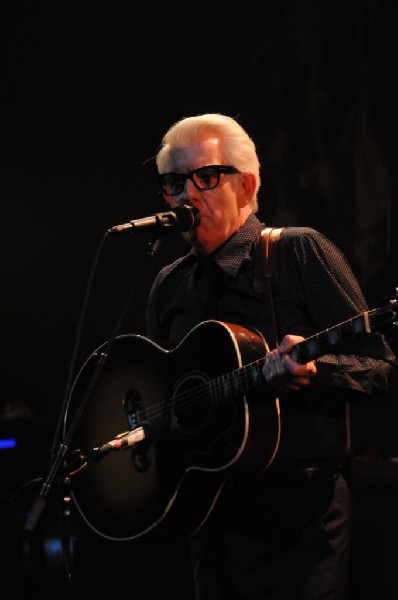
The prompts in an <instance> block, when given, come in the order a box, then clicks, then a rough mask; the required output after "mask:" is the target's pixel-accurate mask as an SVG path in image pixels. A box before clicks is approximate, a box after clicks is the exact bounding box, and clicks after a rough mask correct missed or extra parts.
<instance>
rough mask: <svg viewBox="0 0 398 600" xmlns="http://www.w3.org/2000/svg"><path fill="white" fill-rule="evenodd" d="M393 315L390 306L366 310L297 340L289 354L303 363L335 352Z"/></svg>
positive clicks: (393, 317)
mask: <svg viewBox="0 0 398 600" xmlns="http://www.w3.org/2000/svg"><path fill="white" fill-rule="evenodd" d="M395 317H396V312H395V311H394V310H393V309H392V307H390V306H382V307H380V308H375V309H373V310H368V311H366V312H363V313H362V314H360V315H357V316H356V317H353V318H352V319H347V321H343V322H342V323H339V324H338V325H335V326H334V327H331V328H329V329H325V330H324V331H321V332H320V333H317V334H315V335H312V336H311V337H309V338H307V339H306V340H304V341H303V342H299V343H298V344H296V345H295V346H294V347H293V349H292V351H291V352H290V356H291V358H292V359H293V360H295V361H296V362H298V363H300V364H304V363H307V362H309V361H311V360H315V359H316V358H319V357H320V356H323V355H324V354H330V353H332V354H336V353H337V352H338V351H339V350H341V348H343V347H344V346H345V345H346V344H347V343H348V342H351V341H353V340H355V339H356V338H357V337H358V336H359V335H361V334H362V333H370V332H371V331H373V330H374V329H376V328H377V327H380V326H381V325H383V324H385V323H388V322H390V321H392V320H393V319H395Z"/></svg>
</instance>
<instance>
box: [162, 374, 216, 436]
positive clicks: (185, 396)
mask: <svg viewBox="0 0 398 600" xmlns="http://www.w3.org/2000/svg"><path fill="white" fill-rule="evenodd" d="M210 408H211V406H210V394H209V377H207V375H205V374H204V373H202V372H200V371H193V372H190V373H187V374H185V375H183V376H182V377H180V379H178V381H177V383H176V385H175V386H174V394H173V398H172V410H171V416H172V421H173V426H174V427H175V428H176V429H178V430H179V431H181V432H183V433H197V432H198V431H200V429H202V427H204V425H205V424H206V423H207V421H208V420H209V416H210Z"/></svg>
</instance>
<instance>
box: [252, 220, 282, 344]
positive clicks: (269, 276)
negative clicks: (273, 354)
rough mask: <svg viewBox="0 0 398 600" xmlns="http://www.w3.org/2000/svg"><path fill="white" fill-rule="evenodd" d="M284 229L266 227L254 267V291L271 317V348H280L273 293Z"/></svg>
mask: <svg viewBox="0 0 398 600" xmlns="http://www.w3.org/2000/svg"><path fill="white" fill-rule="evenodd" d="M283 230H284V227H266V228H265V229H263V230H262V232H261V234H260V236H259V239H258V248H257V252H256V262H255V266H254V289H255V291H256V292H257V293H259V294H263V295H264V297H265V300H266V302H267V305H268V309H269V314H270V317H271V324H272V330H271V332H270V333H271V335H272V339H269V340H268V344H269V347H270V348H271V349H272V348H277V346H278V328H277V323H276V317H275V309H274V300H273V291H274V292H275V290H276V286H277V284H278V240H279V238H280V236H281V234H282V231H283Z"/></svg>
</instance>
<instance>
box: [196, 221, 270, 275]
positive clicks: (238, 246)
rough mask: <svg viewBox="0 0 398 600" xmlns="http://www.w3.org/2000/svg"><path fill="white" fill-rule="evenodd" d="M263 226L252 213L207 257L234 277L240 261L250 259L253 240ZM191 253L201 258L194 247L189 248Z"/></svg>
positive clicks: (198, 258) (240, 263)
mask: <svg viewBox="0 0 398 600" xmlns="http://www.w3.org/2000/svg"><path fill="white" fill-rule="evenodd" d="M263 228H264V225H263V224H262V223H261V222H260V221H259V220H258V218H257V216H256V215H255V214H254V213H252V214H251V215H250V216H249V217H248V219H247V220H246V221H245V223H244V224H243V225H242V227H241V228H240V229H239V230H238V231H237V232H236V233H234V234H233V235H232V236H231V237H230V238H229V239H228V240H227V241H226V242H225V243H224V244H223V245H222V246H221V247H220V248H218V249H217V250H216V251H215V252H214V253H213V254H211V255H210V256H209V257H208V258H210V259H212V260H214V262H216V263H217V265H218V266H219V267H220V268H221V269H222V270H223V271H224V272H225V273H226V274H227V275H229V276H231V277H236V276H237V274H238V272H239V269H240V267H241V265H242V263H243V262H244V261H245V260H251V250H252V247H253V242H255V240H256V239H257V237H258V236H259V234H260V232H261V231H262V229H263ZM191 254H193V255H195V256H196V258H197V260H199V261H200V260H201V257H200V254H199V252H198V251H197V250H196V248H193V249H192V250H191Z"/></svg>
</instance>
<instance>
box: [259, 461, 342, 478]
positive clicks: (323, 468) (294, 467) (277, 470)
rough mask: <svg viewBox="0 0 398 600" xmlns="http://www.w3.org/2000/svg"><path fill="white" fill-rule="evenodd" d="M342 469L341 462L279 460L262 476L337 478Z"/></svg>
mask: <svg viewBox="0 0 398 600" xmlns="http://www.w3.org/2000/svg"><path fill="white" fill-rule="evenodd" d="M343 471H344V467H343V464H341V463H330V462H308V463H302V462H299V463H294V462H291V461H286V462H285V461H279V462H276V463H275V464H274V463H273V464H271V466H270V467H269V468H268V469H267V470H266V471H265V472H264V477H265V478H266V479H269V480H271V481H292V480H300V481H313V480H318V479H320V478H322V477H329V478H330V477H331V478H333V479H337V477H338V476H339V475H340V474H342V473H343Z"/></svg>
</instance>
